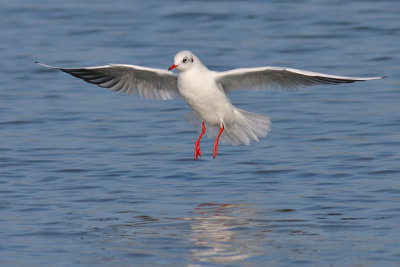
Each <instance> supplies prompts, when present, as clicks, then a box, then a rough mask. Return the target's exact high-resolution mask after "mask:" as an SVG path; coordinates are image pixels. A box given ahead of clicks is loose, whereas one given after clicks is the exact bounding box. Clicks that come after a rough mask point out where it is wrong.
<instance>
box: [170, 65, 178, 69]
mask: <svg viewBox="0 0 400 267" xmlns="http://www.w3.org/2000/svg"><path fill="white" fill-rule="evenodd" d="M176 67H178V66H177V65H175V64H173V65H171V67H169V68H168V70H173V69H175V68H176Z"/></svg>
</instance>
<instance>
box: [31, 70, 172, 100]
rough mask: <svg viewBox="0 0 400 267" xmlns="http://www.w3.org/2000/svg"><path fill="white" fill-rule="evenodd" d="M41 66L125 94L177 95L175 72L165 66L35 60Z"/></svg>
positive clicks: (161, 96) (154, 97) (168, 96)
mask: <svg viewBox="0 0 400 267" xmlns="http://www.w3.org/2000/svg"><path fill="white" fill-rule="evenodd" d="M36 63H38V64H39V65H41V66H44V67H47V68H51V69H58V70H61V71H63V72H66V73H68V74H71V75H72V76H75V77H77V78H80V79H83V80H85V81H86V82H89V83H93V84H96V85H98V86H100V87H103V88H108V89H110V90H113V91H119V92H123V93H127V94H134V93H135V92H138V94H139V95H140V96H141V97H144V98H147V99H163V100H168V99H173V98H176V97H177V96H179V91H178V86H177V76H176V75H174V74H173V73H171V72H169V71H167V70H161V69H155V68H146V67H141V66H135V65H122V64H110V65H105V66H96V67H87V68H60V67H53V66H49V65H45V64H42V63H39V62H36Z"/></svg>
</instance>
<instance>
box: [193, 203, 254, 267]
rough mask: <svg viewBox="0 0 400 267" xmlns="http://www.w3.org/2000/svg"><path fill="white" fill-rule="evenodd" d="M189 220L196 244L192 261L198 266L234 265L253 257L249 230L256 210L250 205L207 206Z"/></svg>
mask: <svg viewBox="0 0 400 267" xmlns="http://www.w3.org/2000/svg"><path fill="white" fill-rule="evenodd" d="M194 214H195V216H194V217H191V218H188V219H189V220H190V227H191V239H192V241H193V242H194V243H195V246H194V247H195V248H194V249H192V251H191V252H192V257H191V260H192V261H194V262H209V263H226V264H229V263H234V262H236V261H242V260H245V259H247V258H248V257H250V254H252V255H253V253H254V250H253V249H252V248H251V247H252V246H251V245H250V246H249V244H250V243H251V240H249V239H251V235H248V232H249V229H250V228H249V227H252V226H251V225H250V224H252V221H254V220H253V219H254V214H255V209H254V207H252V206H251V205H247V204H215V203H203V204H200V205H198V206H197V207H196V208H195V211H194Z"/></svg>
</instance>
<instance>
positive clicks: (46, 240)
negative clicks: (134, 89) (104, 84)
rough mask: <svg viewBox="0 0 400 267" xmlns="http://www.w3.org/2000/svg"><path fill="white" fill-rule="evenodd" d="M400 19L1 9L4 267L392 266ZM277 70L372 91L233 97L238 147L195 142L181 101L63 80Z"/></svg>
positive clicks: (108, 7) (399, 200)
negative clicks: (79, 70)
mask: <svg viewBox="0 0 400 267" xmlns="http://www.w3.org/2000/svg"><path fill="white" fill-rule="evenodd" d="M399 14H400V2H399V1H398V0H392V1H361V0H360V1H350V0H346V1H344V0H343V1H342V0H333V1H317V0H304V1H298V0H293V1H290V0H287V1H278V0H277V1H244V0H243V1H187V0H185V1H173V0H171V1H124V0H114V1H106V0H103V1H94V0H92V1H78V0H71V1H50V0H29V1H14V0H2V2H1V8H0V27H1V29H2V30H1V31H0V40H1V41H0V51H1V60H0V68H1V85H0V112H1V113H0V236H1V238H0V265H1V266H221V265H225V266H398V264H399V262H400V234H399V233H400V229H399V225H400V152H399V150H400V134H399V133H400V113H399V110H400V106H399V99H400V91H399V89H400V74H399V73H400V72H399V66H400V45H399V44H400V15H399ZM183 49H187V50H191V51H193V52H194V53H196V54H197V55H198V56H199V57H200V58H201V60H202V61H203V63H205V64H206V65H207V66H208V67H209V68H211V69H213V70H220V71H221V70H228V69H232V68H237V67H255V66H266V65H272V66H288V67H292V68H298V69H305V70H310V71H317V72H323V73H329V74H336V75H347V76H361V77H362V76H377V75H387V76H389V78H387V79H384V80H379V81H370V82H364V83H356V84H348V85H340V86H316V87H313V88H306V89H301V90H296V91H282V90H277V91H260V92H250V91H240V92H234V93H232V94H231V95H230V97H231V99H232V102H233V103H234V104H235V105H236V106H237V107H239V108H242V109H245V110H248V111H251V112H256V113H260V114H264V115H268V116H270V117H271V121H272V125H271V127H272V130H271V132H270V133H269V134H268V137H267V138H266V139H262V140H261V141H260V142H259V143H252V144H251V145H249V146H238V147H233V146H230V145H228V144H223V143H222V144H220V147H219V155H218V157H217V158H216V159H215V160H213V159H212V146H213V140H211V139H207V138H205V139H203V141H202V151H203V157H202V158H201V159H200V160H198V161H194V160H193V152H194V142H195V140H196V139H197V137H198V134H199V133H198V132H196V131H195V130H194V129H192V128H191V126H190V125H188V124H187V123H186V121H185V120H184V116H185V114H186V113H187V112H189V111H190V110H189V108H188V107H187V105H186V104H185V103H184V102H183V101H182V100H179V99H177V100H172V101H158V102H157V101H155V102H152V101H147V100H144V99H141V98H139V97H137V96H129V95H123V94H119V93H115V92H110V91H108V90H106V89H102V88H99V87H96V86H94V85H91V84H87V83H85V82H83V81H81V80H78V79H76V78H73V77H71V76H69V75H67V74H65V73H61V72H56V71H51V70H47V69H44V68H41V67H40V66H38V65H36V64H34V61H41V62H43V63H46V64H53V65H58V66H65V67H79V66H95V65H103V64H107V63H125V64H135V65H142V66H148V67H157V68H163V69H167V68H168V67H169V66H170V65H171V64H172V63H173V56H174V55H175V53H176V52H178V51H180V50H183Z"/></svg>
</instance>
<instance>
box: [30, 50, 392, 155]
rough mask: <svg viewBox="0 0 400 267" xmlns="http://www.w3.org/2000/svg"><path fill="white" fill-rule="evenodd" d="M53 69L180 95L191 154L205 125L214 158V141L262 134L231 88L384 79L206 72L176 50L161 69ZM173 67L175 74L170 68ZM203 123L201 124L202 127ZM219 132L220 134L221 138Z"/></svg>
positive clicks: (118, 86)
mask: <svg viewBox="0 0 400 267" xmlns="http://www.w3.org/2000/svg"><path fill="white" fill-rule="evenodd" d="M36 63H37V64H39V65H41V66H44V67H47V68H51V69H58V70H61V71H63V72H66V73H68V74H71V75H72V76H75V77H78V78H80V79H83V80H85V81H86V82H89V83H93V84H96V85H98V86H100V87H103V88H109V89H111V90H113V91H119V92H123V93H127V94H133V93H136V92H137V93H138V94H139V96H141V97H144V98H147V99H163V100H168V99H173V98H176V97H182V98H183V99H184V100H185V101H186V103H187V104H188V105H189V106H190V107H191V108H192V110H193V111H194V114H195V115H196V116H195V117H198V118H200V120H199V123H200V121H201V124H202V125H201V126H202V131H201V134H200V136H199V138H198V139H197V141H196V143H195V150H194V158H195V159H196V160H197V159H198V157H199V156H201V150H200V139H201V138H202V136H203V134H204V133H205V131H206V129H207V128H210V129H212V130H214V131H213V132H214V133H215V135H216V139H215V142H214V149H213V158H215V157H216V156H217V150H218V141H219V139H220V138H221V140H223V141H226V142H228V143H231V144H232V145H239V144H244V145H248V144H249V143H250V141H251V140H253V141H256V142H258V140H259V138H263V137H266V135H267V133H268V131H269V129H270V128H269V126H270V120H269V117H267V116H264V115H260V114H255V113H251V112H247V111H244V110H242V109H238V108H236V107H235V106H234V105H233V104H232V103H231V101H230V99H229V98H228V96H227V93H229V92H231V91H235V90H241V89H249V90H262V89H276V88H282V89H295V88H299V87H308V86H313V85H319V84H340V83H353V82H358V81H367V80H376V79H381V78H384V77H369V78H360V77H344V76H334V75H328V74H323V73H317V72H310V71H303V70H298V69H292V68H285V67H270V66H268V67H256V68H239V69H233V70H228V71H223V72H217V71H211V70H209V69H208V68H207V67H206V66H204V65H203V63H201V61H200V59H199V58H198V57H197V56H196V55H194V54H193V53H192V52H190V51H180V52H178V53H177V54H176V55H175V57H174V64H173V65H171V66H170V67H169V69H168V71H167V70H162V69H156V68H147V67H141V66H135V65H124V64H109V65H104V66H95V67H85V68H60V67H53V66H49V65H45V64H42V63H39V62H36ZM173 69H177V70H178V75H176V74H174V73H173V72H171V70H173ZM206 125H207V128H206ZM221 135H222V136H221Z"/></svg>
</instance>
